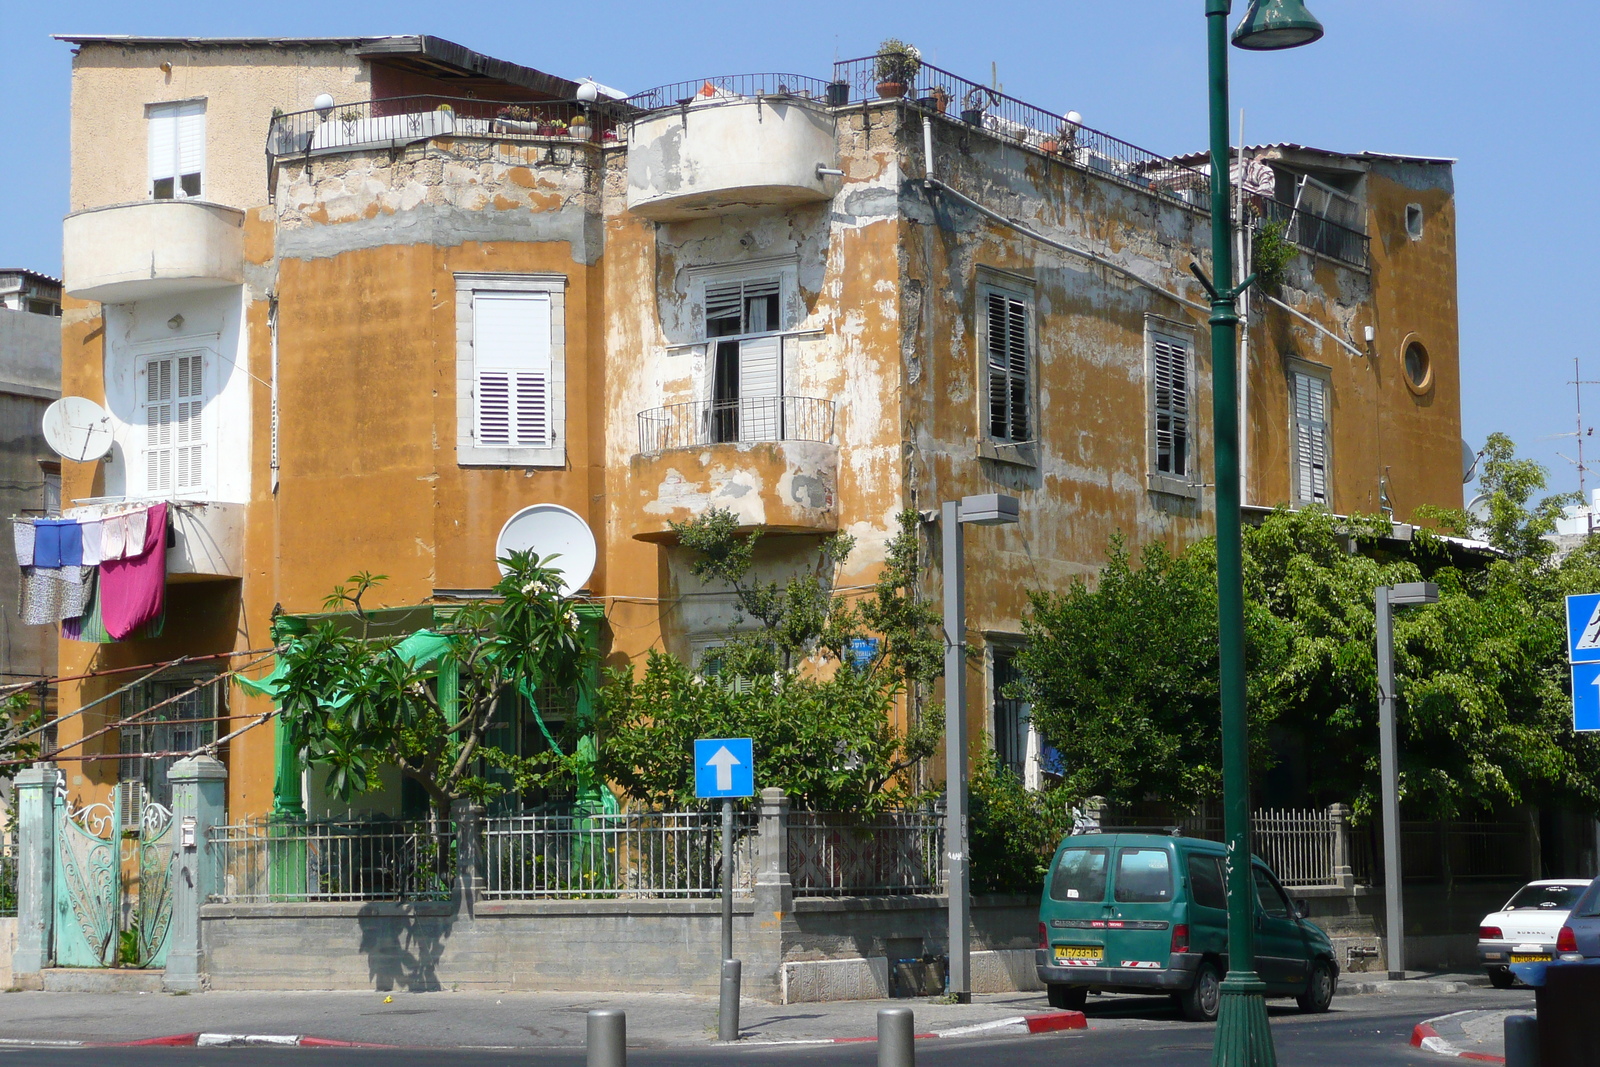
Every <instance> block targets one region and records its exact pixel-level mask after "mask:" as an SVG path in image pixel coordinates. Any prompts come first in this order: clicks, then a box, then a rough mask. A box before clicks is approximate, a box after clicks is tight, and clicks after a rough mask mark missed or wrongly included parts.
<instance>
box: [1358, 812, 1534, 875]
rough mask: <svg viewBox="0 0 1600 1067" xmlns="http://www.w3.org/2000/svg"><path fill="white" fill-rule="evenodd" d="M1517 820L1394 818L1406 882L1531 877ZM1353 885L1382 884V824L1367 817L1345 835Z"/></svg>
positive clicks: (1524, 833) (1525, 835) (1522, 826)
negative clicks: (1346, 836)
mask: <svg viewBox="0 0 1600 1067" xmlns="http://www.w3.org/2000/svg"><path fill="white" fill-rule="evenodd" d="M1530 849H1531V845H1530V843H1529V832H1528V825H1527V824H1526V823H1523V822H1498V821H1470V822H1424V821H1413V820H1411V819H1402V820H1401V822H1400V869H1401V874H1402V876H1403V877H1404V878H1405V880H1406V881H1417V882H1446V881H1514V880H1517V879H1528V878H1532V877H1534V875H1533V874H1532V873H1531V872H1532V870H1533V859H1532V856H1531V853H1530ZM1350 868H1351V871H1352V873H1354V875H1355V879H1356V884H1357V885H1382V884H1383V880H1384V863H1383V827H1382V823H1381V821H1380V820H1377V819H1372V820H1369V821H1368V822H1367V823H1366V824H1365V825H1364V826H1361V827H1358V828H1356V829H1355V830H1353V832H1352V833H1351V838H1350Z"/></svg>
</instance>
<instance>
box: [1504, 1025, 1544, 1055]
mask: <svg viewBox="0 0 1600 1067" xmlns="http://www.w3.org/2000/svg"><path fill="white" fill-rule="evenodd" d="M1505 1032H1506V1067H1539V1020H1538V1018H1536V1017H1535V1016H1532V1015H1507V1016H1506V1031H1505Z"/></svg>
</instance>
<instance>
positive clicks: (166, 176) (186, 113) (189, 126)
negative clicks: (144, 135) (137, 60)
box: [148, 100, 206, 200]
mask: <svg viewBox="0 0 1600 1067" xmlns="http://www.w3.org/2000/svg"><path fill="white" fill-rule="evenodd" d="M148 116H149V117H148V124H149V161H150V195H151V196H152V197H154V198H155V199H157V200H167V199H172V198H174V197H192V196H199V195H200V193H201V187H200V186H201V182H200V178H201V171H202V170H203V169H204V167H205V148H206V105H205V101H203V100H194V101H189V102H188V103H183V104H160V105H157V106H155V107H152V108H150V110H149V113H148Z"/></svg>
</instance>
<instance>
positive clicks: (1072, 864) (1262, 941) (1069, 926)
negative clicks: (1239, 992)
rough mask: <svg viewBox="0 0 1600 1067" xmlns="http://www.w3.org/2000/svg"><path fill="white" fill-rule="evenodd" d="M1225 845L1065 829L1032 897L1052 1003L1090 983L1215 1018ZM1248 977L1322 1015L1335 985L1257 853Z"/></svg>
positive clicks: (1322, 948)
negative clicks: (1165, 996) (1168, 998)
mask: <svg viewBox="0 0 1600 1067" xmlns="http://www.w3.org/2000/svg"><path fill="white" fill-rule="evenodd" d="M1226 855H1227V850H1226V849H1225V848H1224V846H1223V845H1221V844H1220V843H1218V842H1216V841H1203V840H1201V839H1199V838H1192V837H1182V836H1180V835H1178V834H1175V833H1174V834H1166V833H1159V832H1151V831H1139V832H1106V833H1093V834H1075V835H1073V836H1072V837H1068V838H1067V839H1065V840H1064V841H1062V842H1061V844H1060V846H1059V847H1058V848H1057V849H1056V854H1055V858H1054V859H1053V860H1052V861H1051V863H1050V870H1049V873H1048V874H1047V875H1045V882H1044V893H1043V896H1042V897H1041V898H1040V901H1039V948H1038V950H1037V952H1036V953H1035V954H1034V955H1035V962H1036V964H1037V966H1038V971H1039V979H1040V981H1042V982H1044V983H1045V988H1046V989H1047V990H1049V994H1050V1005H1051V1007H1055V1008H1073V1009H1081V1008H1082V1007H1083V1005H1084V1002H1085V999H1086V998H1087V997H1088V995H1089V992H1090V991H1091V990H1094V991H1103V992H1107V993H1151V992H1157V991H1159V992H1164V993H1170V994H1172V996H1173V998H1174V999H1175V1000H1176V1001H1177V1002H1178V1006H1179V1007H1180V1008H1181V1009H1182V1010H1183V1014H1184V1015H1185V1016H1186V1017H1187V1018H1189V1019H1193V1020H1195V1021H1210V1020H1212V1019H1215V1018H1216V1017H1217V1003H1218V998H1219V996H1220V987H1221V984H1222V977H1223V975H1225V974H1226V973H1227V971H1228V910H1227V909H1228V902H1227V894H1226V891H1225V889H1224V881H1223V862H1224V860H1225V858H1226ZM1251 873H1252V874H1253V876H1254V882H1255V889H1256V891H1255V915H1256V973H1257V974H1259V975H1260V977H1261V980H1262V981H1263V982H1265V983H1266V985H1267V996H1269V997H1294V998H1295V999H1296V1000H1297V1001H1298V1002H1299V1004H1300V1010H1302V1011H1307V1012H1319V1011H1327V1010H1328V1004H1329V1003H1330V1002H1331V1001H1332V1000H1333V993H1334V989H1335V988H1336V986H1337V984H1338V981H1339V964H1338V961H1336V960H1335V959H1334V955H1333V944H1332V943H1331V942H1330V941H1329V940H1328V935H1327V934H1325V933H1323V932H1322V931H1321V930H1320V929H1318V928H1317V926H1316V925H1315V924H1313V923H1310V922H1307V921H1306V918H1305V914H1306V908H1305V904H1304V903H1303V902H1297V901H1291V900H1290V899H1289V895H1288V894H1287V893H1285V892H1284V891H1283V887H1282V886H1281V885H1279V884H1278V879H1277V878H1276V877H1275V876H1274V875H1273V873H1272V871H1271V870H1269V869H1268V868H1267V865H1266V864H1265V863H1262V862H1261V860H1260V859H1255V860H1254V862H1253V864H1252V867H1251Z"/></svg>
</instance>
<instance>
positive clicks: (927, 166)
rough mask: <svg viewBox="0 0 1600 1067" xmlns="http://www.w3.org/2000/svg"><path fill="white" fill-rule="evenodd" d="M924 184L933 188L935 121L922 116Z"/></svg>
mask: <svg viewBox="0 0 1600 1067" xmlns="http://www.w3.org/2000/svg"><path fill="white" fill-rule="evenodd" d="M922 184H923V185H924V186H925V187H927V188H929V189H932V188H933V120H932V119H930V118H929V117H928V116H927V115H926V114H924V115H923V116H922Z"/></svg>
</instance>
